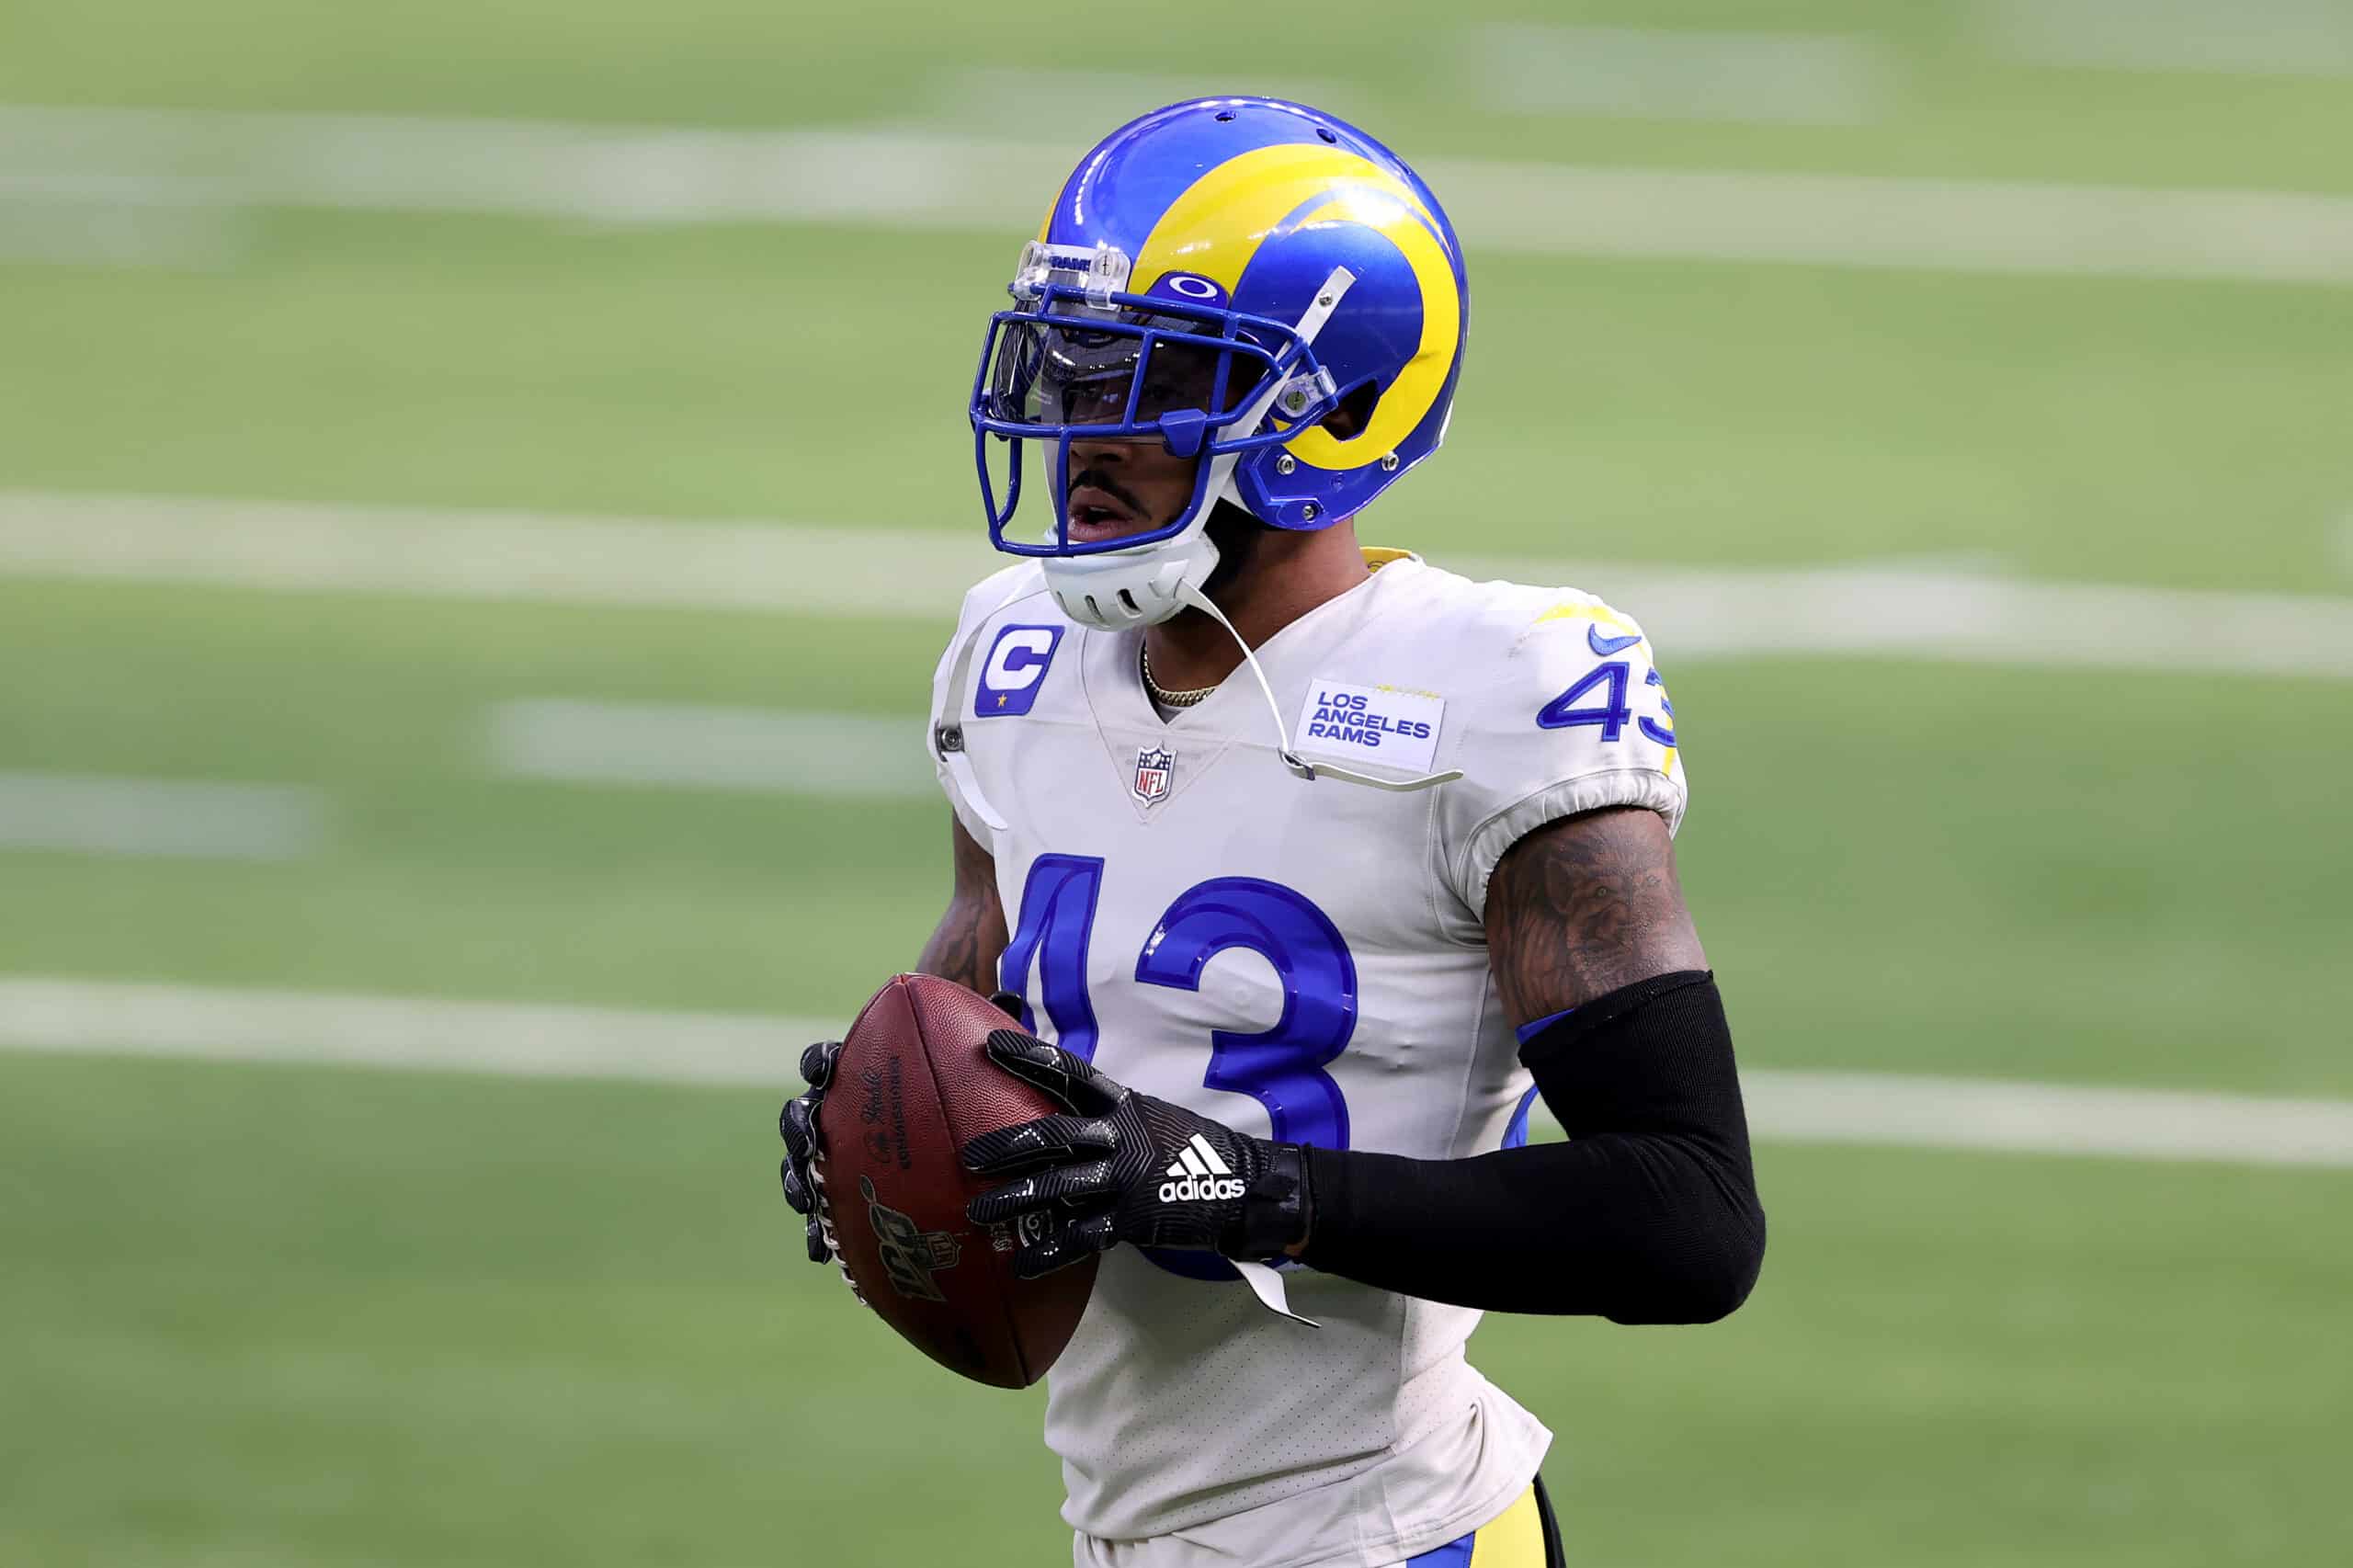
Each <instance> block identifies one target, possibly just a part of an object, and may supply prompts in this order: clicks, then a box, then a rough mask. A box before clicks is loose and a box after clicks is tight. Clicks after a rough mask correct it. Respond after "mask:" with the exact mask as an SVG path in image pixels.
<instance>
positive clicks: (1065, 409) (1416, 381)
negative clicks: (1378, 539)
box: [972, 97, 1470, 625]
mask: <svg viewBox="0 0 2353 1568" xmlns="http://www.w3.org/2000/svg"><path fill="white" fill-rule="evenodd" d="M1009 291H1010V292H1011V294H1012V296H1013V300H1014V308H1013V309H1011V310H1006V311H1000V312H997V313H996V314H995V316H993V317H992V318H991V319H990V322H989V330H988V335H987V338H986V340H985V341H984V344H983V348H982V354H981V365H980V370H979V374H978V375H977V377H976V378H975V380H974V382H973V386H972V428H973V436H974V443H975V459H976V462H977V466H978V467H979V470H980V479H981V490H982V500H983V506H984V507H985V508H986V511H987V514H988V522H989V534H990V538H991V540H993V541H994V542H995V545H996V547H997V548H998V549H999V550H1003V551H1009V552H1011V553H1013V554H1017V555H1035V556H1043V557H1047V558H1049V562H1048V576H1049V581H1050V583H1051V585H1053V586H1054V587H1055V589H1056V592H1057V594H1058V595H1060V596H1061V597H1063V602H1064V607H1065V608H1074V606H1075V608H1074V613H1077V614H1078V615H1079V616H1080V619H1087V620H1091V621H1094V622H1096V623H1097V624H1104V625H1128V624H1136V623H1139V622H1149V621H1152V620H1157V619H1165V618H1166V616H1168V615H1170V614H1174V613H1175V612H1176V608H1181V606H1180V605H1179V604H1178V603H1177V602H1176V600H1177V599H1178V598H1180V597H1181V598H1189V597H1190V595H1188V594H1182V593H1180V592H1179V589H1180V588H1185V587H1189V588H1191V589H1193V590H1198V588H1199V583H1200V581H1201V580H1202V579H1203V578H1205V577H1206V575H1207V574H1208V570H1209V567H1210V566H1211V565H1212V564H1214V562H1215V560H1216V551H1215V549H1214V547H1213V546H1211V545H1210V544H1209V542H1208V540H1207V539H1206V538H1205V536H1204V535H1203V534H1202V528H1203V525H1204V523H1205V522H1206V520H1207V516H1208V513H1209V511H1210V509H1211V506H1212V505H1213V504H1214V503H1215V502H1216V501H1218V500H1220V499H1226V500H1231V501H1233V502H1234V503H1235V504H1237V505H1239V506H1242V507H1243V508H1244V509H1245V510H1246V511H1248V512H1249V513H1250V515H1251V516H1253V517H1256V518H1257V519H1258V520H1259V521H1261V522H1263V523H1266V524H1267V525H1269V526H1271V527H1274V528H1326V527H1329V526H1330V525H1331V524H1333V523H1335V522H1336V521H1338V520H1339V519H1341V518H1343V517H1351V516H1354V515H1355V514H1356V513H1357V512H1358V510H1360V509H1361V508H1362V507H1363V506H1365V505H1366V504H1367V503H1369V502H1370V501H1371V500H1372V499H1373V498H1374V497H1375V496H1377V495H1379V494H1381V492H1382V491H1384V490H1386V489H1388V488H1389V486H1390V485H1392V484H1393V483H1396V481H1397V479H1398V478H1399V477H1400V476H1401V475H1402V474H1404V472H1406V471H1407V470H1408V469H1410V468H1412V467H1413V466H1414V465H1415V463H1417V462H1419V461H1421V460H1422V459H1423V458H1425V457H1427V456H1428V455H1429V454H1430V453H1431V452H1432V451H1434V450H1436V449H1437V448H1438V442H1439V441H1440V440H1441V439H1443V438H1444V437H1445V434H1446V425H1447V418H1448V415H1449V411H1450V409H1451V407H1452V405H1453V402H1454V388H1455V382H1456V381H1457V379H1458V378H1459V376H1460V375H1461V365H1462V343H1463V337H1464V334H1465V330H1466V328H1467V326H1468V324H1469V319H1470V292H1469V289H1468V287H1467V285H1466V282H1465V279H1464V276H1463V269H1462V252H1461V245H1460V244H1458V243H1457V241H1456V239H1455V234H1454V229H1453V227H1452V225H1451V224H1449V222H1447V218H1446V213H1445V212H1444V210H1441V209H1440V208H1439V206H1438V199H1437V198H1436V197H1435V196H1433V195H1432V194H1431V193H1430V189H1429V187H1427V186H1426V185H1424V184H1423V183H1422V181H1421V179H1420V177H1419V176H1416V175H1415V173H1414V171H1413V170H1411V169H1410V168H1407V167H1406V166H1405V165H1404V162H1403V161H1401V160H1400V159H1399V158H1398V157H1397V156H1396V155H1395V154H1394V153H1391V152H1390V151H1389V150H1388V149H1387V148H1386V147H1383V146H1382V145H1381V143H1380V142H1375V141H1374V140H1373V139H1372V138H1371V137H1370V136H1367V135H1365V134H1364V133H1363V132H1362V131H1358V130H1356V129H1355V128H1354V127H1352V126H1349V125H1347V124H1346V123H1345V122H1343V121H1341V120H1338V119H1334V118H1333V117H1332V116H1330V115H1327V114H1324V113H1321V112H1319V111H1317V110H1315V109H1313V108H1307V107H1306V106H1304V105H1302V104H1294V103H1286V102H1283V101H1281V100H1279V99H1275V98H1259V97H1218V98H1196V99H1193V100H1191V101H1189V102H1186V103H1180V104H1174V105H1171V106H1170V107H1168V108H1163V109H1156V110H1154V112H1153V113H1151V114H1147V115H1145V116H1143V117H1142V119H1136V120H1132V121H1131V122H1130V123H1128V124H1126V125H1123V126H1121V127H1120V129H1119V130H1117V131H1113V132H1112V133H1111V134H1110V135H1109V136H1108V137H1106V138H1104V140H1103V141H1102V142H1100V143H1098V144H1097V146H1096V147H1095V149H1094V150H1093V151H1092V152H1090V153H1087V154H1086V158H1085V159H1083V160H1082V161H1081V162H1080V164H1079V165H1078V167H1077V169H1076V170H1075V172H1074V173H1073V174H1072V175H1071V176H1070V178H1069V179H1068V180H1066V181H1065V182H1064V183H1063V187H1062V191H1061V193H1060V194H1059V195H1058V196H1057V197H1056V198H1055V199H1054V202H1053V205H1052V207H1051V210H1049V211H1048V212H1047V214H1046V220H1045V222H1044V223H1043V224H1042V225H1040V228H1039V231H1038V235H1037V238H1036V239H1034V240H1032V241H1031V242H1030V243H1029V244H1028V245H1026V246H1025V247H1024V248H1023V250H1022V253H1021V258H1020V262H1019V266H1018V267H1017V271H1016V273H1015V276H1014V278H1013V281H1012V283H1011V284H1010V285H1009ZM1344 408H1345V409H1346V410H1347V413H1348V417H1347V418H1346V419H1344V420H1341V421H1337V422H1335V423H1336V426H1337V430H1338V431H1339V432H1345V433H1344V434H1343V433H1336V430H1335V429H1332V428H1326V427H1325V424H1324V422H1325V421H1326V420H1327V419H1329V418H1330V416H1331V415H1333V414H1335V412H1336V411H1340V410H1342V409H1344ZM1106 439H1108V440H1146V439H1156V440H1159V441H1161V442H1163V443H1165V445H1166V447H1167V448H1168V449H1169V450H1170V451H1172V452H1175V453H1176V454H1177V455H1179V456H1196V455H1198V456H1199V458H1200V459H1201V461H1200V463H1199V468H1198V471H1197V473H1196V476H1195V481H1194V491H1193V496H1192V499H1191V502H1190V503H1189V504H1188V506H1186V508H1185V509H1184V511H1183V512H1182V513H1180V514H1179V515H1178V516H1177V517H1175V518H1174V519H1171V520H1170V521H1168V522H1166V523H1165V524H1162V525H1160V526H1158V527H1156V528H1152V529H1150V530H1148V531H1145V532H1142V533H1135V534H1129V535H1125V536H1122V537H1120V538H1118V539H1111V540H1095V541H1086V540H1073V539H1072V538H1071V537H1070V529H1069V520H1068V517H1067V511H1066V508H1065V506H1064V505H1063V489H1064V485H1065V482H1066V480H1067V478H1068V474H1069V468H1070V462H1069V459H1070V448H1071V443H1072V442H1073V441H1074V440H1106ZM1025 452H1026V453H1027V454H1028V460H1029V465H1032V466H1034V465H1040V464H1042V466H1043V467H1044V468H1045V470H1046V482H1047V487H1048V489H1049V490H1050V492H1051V494H1052V497H1053V501H1054V506H1053V512H1054V516H1053V520H1052V523H1051V527H1048V528H1043V529H1038V530H1034V531H1030V532H1029V537H1027V538H1019V539H1017V538H1016V537H1014V535H1013V534H1012V532H1011V531H1010V530H1011V527H1012V524H1013V519H1014V517H1015V514H1016V512H1017V509H1018V508H1019V506H1020V503H1021V495H1022V490H1023V487H1024V483H1023V482H1024V468H1025ZM1179 563H1181V565H1182V570H1181V572H1178V571H1176V570H1174V569H1175V568H1176V566H1177V565H1178V564H1179ZM1180 578H1181V579H1182V582H1181V583H1180V581H1179V579H1180ZM1090 585H1091V586H1093V587H1098V588H1101V589H1103V590H1104V591H1103V592H1102V593H1100V594H1098V595H1096V596H1095V597H1093V598H1092V600H1090V599H1089V597H1088V595H1087V593H1086V591H1085V590H1086V588H1087V587H1089V586H1090ZM1066 587H1067V588H1069V589H1070V590H1071V592H1067V593H1066V592H1064V589H1065V588H1066ZM1074 595H1075V598H1074ZM1090 610H1091V613H1089V611H1090Z"/></svg>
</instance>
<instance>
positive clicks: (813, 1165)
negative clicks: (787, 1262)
mask: <svg viewBox="0 0 2353 1568" xmlns="http://www.w3.org/2000/svg"><path fill="white" fill-rule="evenodd" d="M809 1185H810V1186H811V1187H813V1188H815V1189H816V1194H817V1234H818V1235H819V1237H820V1238H822V1239H823V1240H824V1244H825V1251H826V1252H828V1253H830V1254H831V1255H832V1256H833V1259H834V1267H835V1268H837V1269H839V1270H841V1276H842V1283H843V1284H845V1285H847V1286H848V1287H849V1293H850V1297H851V1299H852V1300H854V1301H857V1302H858V1305H859V1306H861V1307H866V1308H867V1310H868V1311H872V1310H873V1309H872V1307H871V1306H870V1305H869V1303H868V1301H867V1300H866V1292H865V1291H863V1290H859V1289H858V1281H857V1280H855V1279H853V1278H850V1274H849V1264H848V1262H847V1260H846V1259H845V1258H844V1257H843V1256H842V1247H841V1242H840V1240H839V1238H838V1237H837V1236H836V1234H835V1231H834V1203H833V1199H832V1198H830V1197H829V1196H828V1195H827V1194H826V1191H825V1156H824V1153H823V1151H817V1152H814V1153H812V1154H811V1155H810V1158H809Z"/></svg>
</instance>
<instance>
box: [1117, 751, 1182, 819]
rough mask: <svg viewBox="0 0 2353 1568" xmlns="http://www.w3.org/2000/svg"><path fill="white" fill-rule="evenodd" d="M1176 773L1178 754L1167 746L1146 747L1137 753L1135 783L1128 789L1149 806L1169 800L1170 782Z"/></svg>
mask: <svg viewBox="0 0 2353 1568" xmlns="http://www.w3.org/2000/svg"><path fill="white" fill-rule="evenodd" d="M1175 774H1176V753H1175V752H1173V751H1170V750H1169V749H1168V748H1167V747H1166V746H1145V747H1144V748H1143V749H1142V750H1141V751H1139V752H1137V753H1136V777H1135V782H1134V783H1132V784H1131V785H1130V786H1129V787H1128V788H1129V790H1131V792H1132V793H1133V794H1134V796H1135V798H1136V799H1137V800H1139V801H1142V802H1143V803H1144V804H1145V805H1147V806H1156V805H1158V804H1159V803H1160V802H1161V801H1165V800H1166V799H1167V798H1168V781H1169V779H1170V778H1172V777H1174V776H1175Z"/></svg>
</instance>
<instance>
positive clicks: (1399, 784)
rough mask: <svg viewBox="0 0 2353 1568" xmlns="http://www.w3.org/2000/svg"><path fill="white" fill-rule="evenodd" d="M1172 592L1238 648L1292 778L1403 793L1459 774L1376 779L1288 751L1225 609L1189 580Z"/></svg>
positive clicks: (1256, 668) (1455, 770) (1263, 680)
mask: <svg viewBox="0 0 2353 1568" xmlns="http://www.w3.org/2000/svg"><path fill="white" fill-rule="evenodd" d="M1176 593H1177V597H1180V598H1182V599H1183V600H1184V601H1185V602H1186V603H1187V604H1188V605H1190V606H1191V607H1192V608H1195V609H1198V610H1200V611H1202V612H1203V613H1204V614H1206V615H1208V616H1209V618H1210V619H1212V620H1214V621H1216V622H1217V623H1218V624H1219V625H1220V626H1222V627H1224V628H1225V630H1226V632H1227V634H1228V635H1230V636H1231V637H1232V638H1233V642H1234V646H1236V647H1238V648H1240V649H1241V650H1242V662H1243V663H1244V664H1245V665H1249V666H1250V674H1251V675H1252V676H1254V677H1255V678H1256V680H1257V682H1258V690H1259V693H1260V695H1262V696H1264V697H1265V698H1266V699H1267V712H1268V713H1270V714H1272V715H1273V716H1274V720H1275V739H1276V742H1277V744H1276V747H1275V755H1276V756H1279V757H1281V758H1282V759H1283V766H1284V767H1287V768H1289V769H1290V772H1291V774H1292V776H1293V777H1294V778H1304V779H1307V780H1308V781H1310V782H1311V783H1312V782H1313V781H1314V780H1315V779H1318V778H1337V779H1340V780H1341V781H1343V782H1345V783H1348V784H1362V785H1364V786H1365V787H1366V788H1367V789H1371V790H1392V791H1394V792H1395V793H1398V794H1407V793H1410V792H1412V791H1413V790H1429V789H1435V788H1436V787H1437V786H1438V785H1440V784H1451V783H1453V782H1454V781H1455V780H1456V779H1458V778H1461V777H1462V769H1461V768H1459V767H1449V768H1448V769H1447V770H1446V771H1445V772H1443V773H1425V774H1422V775H1421V776H1420V777H1418V778H1375V777H1374V776H1373V775H1371V774H1370V773H1358V771H1356V770H1355V769H1354V768H1352V767H1340V766H1339V765H1338V764H1337V763H1331V762H1310V761H1308V760H1307V759H1306V758H1305V757H1302V756H1300V755H1299V753H1297V752H1295V751H1293V750H1291V745H1290V726H1288V725H1287V724H1285V723H1284V722H1283V709H1282V704H1281V703H1279V702H1278V701H1276V700H1275V688H1274V687H1273V686H1272V685H1271V684H1270V683H1269V682H1268V681H1267V672H1266V670H1265V669H1264V668H1262V667H1261V666H1260V665H1259V663H1258V655H1257V654H1256V653H1252V652H1251V651H1250V644H1249V643H1248V642H1245V641H1244V639H1243V636H1242V633H1241V632H1239V631H1234V630H1233V622H1232V621H1230V620H1228V619H1225V611H1223V610H1222V609H1220V608H1217V606H1216V604H1215V603H1213V602H1212V601H1211V598H1210V597H1209V596H1208V595H1207V594H1205V593H1203V592H1201V590H1200V589H1199V588H1197V587H1195V586H1194V585H1192V584H1190V583H1185V584H1180V585H1178V587H1177V589H1176Z"/></svg>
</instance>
